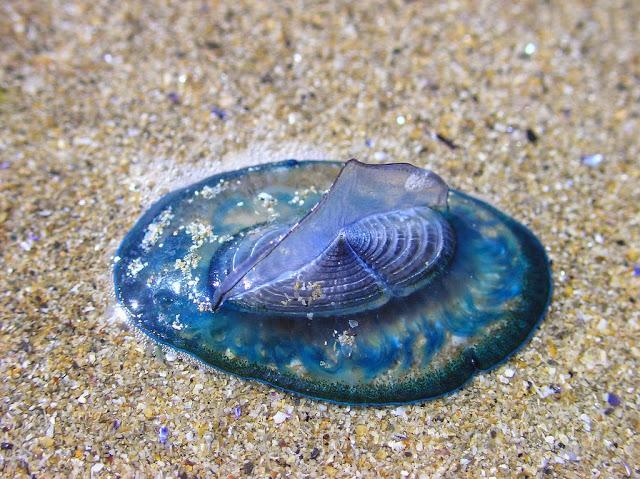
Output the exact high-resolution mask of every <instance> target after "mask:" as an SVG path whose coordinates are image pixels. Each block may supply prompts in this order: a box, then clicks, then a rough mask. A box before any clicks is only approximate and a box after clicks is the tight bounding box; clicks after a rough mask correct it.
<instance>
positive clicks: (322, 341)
mask: <svg viewBox="0 0 640 479" xmlns="http://www.w3.org/2000/svg"><path fill="white" fill-rule="evenodd" d="M346 165H347V166H345V164H343V163H337V162H324V161H302V162H298V161H293V160H290V161H284V162H280V163H271V164H266V165H261V166H255V167H251V168H246V169H243V170H238V171H234V172H230V173H223V174H220V175H215V176H212V177H210V178H207V179H205V180H203V181H201V182H200V183H197V184H194V185H191V186H189V187H186V188H183V189H181V190H178V191H175V192H172V193H169V194H168V195H166V196H165V197H163V198H162V199H160V201H158V202H157V203H156V204H154V205H153V206H152V207H151V208H150V209H149V210H148V211H147V212H146V213H145V214H144V215H143V217H142V218H141V219H140V220H139V221H138V222H137V223H136V225H135V226H134V227H133V228H132V230H131V231H130V232H129V233H128V235H127V236H126V238H125V239H124V241H123V242H122V245H121V246H120V248H119V250H118V253H117V257H116V259H117V261H116V264H115V267H114V280H115V290H116V296H117V299H118V302H119V303H120V304H121V306H122V307H123V308H124V309H125V310H126V312H127V315H128V317H129V319H130V321H131V323H132V324H133V325H134V326H136V327H137V328H138V329H140V330H141V331H142V332H144V333H145V334H146V335H148V336H149V337H150V338H152V339H153V340H155V341H157V342H159V343H161V344H163V345H166V346H169V347H172V348H175V349H177V350H178V351H181V352H184V353H187V354H189V355H191V356H193V357H195V358H197V359H199V360H200V361H202V362H204V363H206V364H208V365H210V366H213V367H216V368H219V369H222V370H224V371H228V372H230V373H233V374H237V375H240V376H242V377H245V378H253V379H257V380H260V381H263V382H266V383H269V384H272V385H274V386H276V387H280V388H282V389H285V390H289V391H292V392H296V393H299V394H303V395H307V396H311V397H315V398H321V399H326V400H330V401H336V402H345V403H352V404H356V403H357V404H386V403H403V402H410V401H416V400H421V399H427V398H431V397H435V396H438V395H441V394H443V393H446V392H449V391H452V390H454V389H456V388H457V387H459V386H461V385H462V384H463V383H464V382H465V381H466V380H467V379H469V378H470V377H471V376H472V375H473V374H474V373H475V372H476V371H477V370H481V369H488V368H491V367H492V366H494V365H496V364H497V363H499V362H500V361H501V360H503V359H505V358H506V357H507V356H508V355H509V354H510V353H512V352H513V351H514V350H515V349H517V347H518V346H519V345H521V344H522V343H523V342H524V341H525V340H526V339H527V338H528V336H529V335H530V333H531V331H532V330H533V328H534V327H535V326H536V324H537V323H538V322H539V320H540V319H541V318H542V317H543V316H544V314H545V312H546V310H547V306H548V304H549V301H550V297H551V273H550V266H549V262H548V260H547V257H546V254H545V252H544V248H543V247H542V245H541V244H540V242H539V241H538V240H537V239H536V237H535V236H534V235H533V234H532V233H531V232H530V231H529V230H528V229H526V228H525V227H524V226H522V225H521V224H519V223H518V222H516V221H514V220H513V219H511V218H509V217H508V216H506V215H504V214H503V213H501V212H499V211H497V210H496V209H494V208H493V207H491V206H489V205H487V204H486V203H484V202H482V201H480V200H477V199H474V198H472V197H470V196H468V195H466V194H464V193H461V192H458V191H455V190H449V189H448V188H447V186H446V184H445V183H444V182H443V181H442V180H441V179H440V178H439V177H438V176H437V175H434V174H433V173H430V172H427V171H425V170H421V169H419V168H415V167H412V166H410V165H406V164H393V165H379V166H373V165H371V166H367V165H363V164H361V163H358V162H353V161H351V162H348V163H347V164H346ZM343 167H344V168H343ZM336 178H338V179H337V180H336ZM334 181H335V183H334ZM332 185H333V186H332ZM329 190H330V191H329ZM327 191H329V193H328V194H326V195H324V196H323V194H324V193H325V192H327Z"/></svg>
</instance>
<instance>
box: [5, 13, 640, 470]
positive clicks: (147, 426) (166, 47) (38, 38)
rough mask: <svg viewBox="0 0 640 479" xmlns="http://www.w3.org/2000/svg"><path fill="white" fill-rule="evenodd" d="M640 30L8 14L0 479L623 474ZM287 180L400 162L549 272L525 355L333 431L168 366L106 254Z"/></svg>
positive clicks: (334, 423) (637, 281) (638, 316)
mask: <svg viewBox="0 0 640 479" xmlns="http://www.w3.org/2000/svg"><path fill="white" fill-rule="evenodd" d="M638 25H640V3H637V2H629V1H627V2H624V1H613V2H610V1H585V2H576V1H568V2H556V1H552V2H536V1H526V2H517V3H516V2H513V3H512V2H508V1H504V2H488V1H483V2H473V1H455V2H428V3H427V2H416V1H413V2H412V1H404V2H402V1H393V2H368V1H362V2H354V3H351V2H339V3H331V4H325V3H323V2H322V3H321V2H300V1H297V2H296V1H291V2H273V3H268V2H253V1H244V0H238V1H234V2H217V1H214V2H206V1H184V2H182V1H181V2H177V1H176V2H164V1H162V2H161V1H149V2H109V1H106V0H96V1H92V2H63V1H52V2H46V1H32V0H28V1H17V0H16V1H8V2H3V3H2V5H0V244H1V247H0V377H1V380H0V477H7V478H9V477H25V478H26V477H37V478H48V477H92V478H111V477H113V478H117V477H180V478H193V477H198V478H205V477H221V478H243V477H260V478H266V477H270V478H274V479H275V478H284V477H295V478H299V477H310V478H316V477H329V478H333V477H340V478H342V477H344V478H356V477H357V478H360V477H363V478H368V477H389V478H431V477H505V478H507V477H523V478H524V477H576V478H584V477H603V478H605V477H606V478H610V477H636V476H637V475H639V474H640V434H638V433H639V429H640V412H639V411H640V377H639V374H638V369H639V368H640V346H639V345H638V337H640V312H639V311H640V208H639V206H638V205H640V187H639V185H640V50H639V49H638V45H640V33H639V29H638ZM285 158H297V159H336V160H347V159H349V158H358V159H359V160H361V161H366V162H370V163H383V162H393V161H401V162H410V163H413V164H415V165H418V166H421V167H425V168H429V169H432V170H433V171H435V172H437V173H438V174H439V175H440V176H442V177H443V178H444V179H445V180H446V181H447V182H448V183H449V184H450V185H451V186H452V187H454V188H456V189H460V190H463V191H465V192H467V193H470V194H472V195H475V196H477V197H479V198H482V199H484V200H486V201H488V202H490V203H491V204H493V205H495V206H496V207H498V208H500V209H501V210H503V211H505V212H506V213H507V214H509V215H511V216H512V217H514V218H515V219H517V220H519V221H521V222H522V223H524V224H525V225H527V226H528V227H529V228H530V229H531V230H532V231H533V232H534V233H535V234H536V235H537V236H538V237H539V238H540V240H541V241H542V243H543V244H544V245H545V246H546V248H547V252H548V255H549V258H550V259H551V260H552V262H553V277H554V297H553V301H552V304H551V307H550V310H549V313H548V315H547V318H546V319H545V320H544V321H543V322H542V323H541V325H540V327H539V328H538V329H537V331H536V332H535V334H534V335H533V337H532V338H531V340H530V341H529V342H528V343H527V344H526V345H524V346H523V348H522V349H521V350H520V351H518V352H517V353H516V354H515V355H514V356H512V357H511V358H510V359H509V360H508V361H507V362H505V363H504V364H503V365H501V366H500V367H498V368H496V369H494V370H492V371H489V372H486V373H481V374H479V375H478V376H476V377H475V378H474V379H473V380H472V381H471V382H470V383H468V384H467V385H466V386H465V387H464V388H463V389H461V390H460V391H457V392H455V393H453V394H451V395H448V396H446V397H443V398H439V399H436V400H433V401H428V402H424V403H421V404H414V405H408V406H402V407H398V406H392V407H368V408H360V407H348V406H340V405H334V404H329V403H324V402H320V401H314V400H310V399H305V398H298V397H295V396H292V395H289V394H286V393H283V392H280V391H276V390H274V389H273V388H270V387H268V386H265V385H261V384H258V383H256V382H251V381H244V380H241V379H238V378H234V377H231V376H229V375H227V374H225V373H223V372H218V371H213V370H210V369H207V368H204V367H202V366H199V365H198V364H195V363H193V362H191V361H188V360H185V359H183V358H181V357H177V356H176V355H175V354H171V353H169V354H167V353H166V352H163V351H161V350H160V349H159V348H158V347H156V346H154V345H153V344H151V343H149V342H146V341H144V340H143V338H142V337H141V336H140V335H139V334H137V333H136V332H135V331H134V330H133V329H132V328H131V327H130V326H129V325H128V324H127V323H126V322H125V321H124V320H123V318H122V314H121V312H120V311H119V310H118V308H116V307H115V301H114V296H113V284H112V280H111V270H112V264H113V255H114V253H115V250H116V248H117V246H118V244H119V242H120V241H121V240H122V238H123V237H124V235H125V234H126V232H127V231H128V230H129V228H131V226H132V225H133V224H134V223H135V221H136V220H137V219H138V217H139V216H140V215H141V214H142V213H143V212H144V211H145V209H146V208H148V207H149V206H150V205H151V204H152V203H153V202H154V201H155V200H157V199H158V198H159V197H160V196H161V195H162V194H163V193H165V192H168V191H170V190H172V189H174V188H177V187H179V186H184V185H186V184H189V183H190V182H193V181H195V180H198V179H202V178H204V177H206V176H207V175H210V174H214V173H217V172H221V171H229V170H234V169H237V168H240V167H244V166H249V165H252V164H257V163H264V162H270V161H278V160H282V159H285Z"/></svg>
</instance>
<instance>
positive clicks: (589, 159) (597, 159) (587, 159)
mask: <svg viewBox="0 0 640 479" xmlns="http://www.w3.org/2000/svg"><path fill="white" fill-rule="evenodd" d="M580 161H582V164H583V165H586V166H590V167H592V168H595V167H596V166H598V165H599V164H600V163H602V162H603V161H604V155H601V154H600V153H596V154H594V155H584V156H582V158H580Z"/></svg>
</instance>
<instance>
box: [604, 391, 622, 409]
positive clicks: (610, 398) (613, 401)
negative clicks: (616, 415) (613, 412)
mask: <svg viewBox="0 0 640 479" xmlns="http://www.w3.org/2000/svg"><path fill="white" fill-rule="evenodd" d="M607 402H608V403H609V404H610V405H611V406H613V407H616V406H620V404H621V403H622V401H621V400H620V396H618V395H617V394H615V393H607Z"/></svg>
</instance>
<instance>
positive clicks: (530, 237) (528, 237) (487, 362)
mask: <svg viewBox="0 0 640 479" xmlns="http://www.w3.org/2000/svg"><path fill="white" fill-rule="evenodd" d="M308 163H327V164H333V165H335V166H341V165H343V164H344V163H343V162H338V161H331V160H303V161H299V160H294V159H288V160H283V161H279V162H273V163H264V164H260V165H254V166H248V167H245V168H242V169H239V170H233V171H229V172H222V173H217V174H214V175H211V176H208V177H207V178H204V179H202V180H201V181H198V182H196V183H193V184H190V185H188V186H185V187H182V188H179V189H177V190H174V191H172V192H169V193H167V194H165V195H163V196H162V197H161V198H160V199H159V200H157V201H156V202H155V203H153V204H152V205H151V206H150V207H149V208H148V209H147V210H146V211H145V212H144V213H143V214H142V215H141V216H140V217H139V219H138V220H137V221H136V222H135V223H134V226H132V227H131V229H130V230H129V231H128V232H127V234H126V235H125V237H124V239H123V241H122V243H121V244H120V246H119V247H118V250H117V252H116V256H123V254H122V251H124V250H126V249H128V247H129V243H131V241H133V240H134V236H136V235H135V232H136V231H137V229H138V228H137V226H138V225H140V224H147V223H150V222H151V221H153V219H155V217H156V216H157V215H158V214H160V213H161V212H162V210H163V209H164V208H165V207H166V205H167V204H168V203H171V202H172V201H173V200H174V199H176V198H178V197H180V196H182V195H184V194H185V193H186V192H188V191H195V190H197V189H199V188H201V187H203V186H205V185H206V184H208V183H209V182H210V181H211V179H212V178H214V177H216V178H224V179H225V180H231V179H234V178H237V177H240V176H243V175H245V174H247V173H249V172H250V171H249V170H251V172H253V171H259V170H261V169H264V168H269V169H271V168H278V167H295V166H301V165H304V164H308ZM452 191H453V192H454V193H455V194H458V195H460V196H462V197H465V198H467V199H470V200H471V201H474V202H477V203H480V204H482V205H483V206H484V207H485V208H487V209H488V210H489V211H491V213H493V214H495V215H496V216H497V217H498V218H499V219H500V220H501V221H503V222H505V223H506V224H507V225H508V226H509V227H510V228H511V229H512V230H513V231H514V234H516V235H517V236H518V237H519V238H521V239H522V240H523V241H525V242H527V243H529V244H528V247H529V248H531V249H532V250H535V251H534V252H535V253H536V254H537V255H539V259H540V260H541V262H542V263H544V265H545V267H546V274H545V275H544V277H543V278H542V279H543V280H544V281H545V282H546V283H547V284H546V285H544V286H546V287H547V291H548V292H547V293H546V296H547V299H546V302H545V304H544V306H543V308H542V309H541V313H540V314H539V316H538V317H537V318H536V319H535V321H532V322H531V326H530V329H529V331H528V333H527V335H526V336H525V337H524V338H523V339H521V340H519V341H518V342H517V344H516V345H515V346H513V347H511V348H510V350H509V351H507V352H506V353H504V354H500V355H499V356H500V358H499V359H497V360H496V359H494V358H491V356H493V355H494V354H492V352H489V354H488V356H489V357H483V355H482V354H477V353H478V351H477V350H476V348H474V350H473V351H471V350H470V349H471V348H468V349H466V350H464V351H463V352H462V354H460V356H459V357H458V364H457V366H458V368H457V371H451V373H452V374H449V375H447V374H446V371H444V374H443V376H445V377H446V376H449V377H453V378H456V376H457V378H458V379H459V380H457V381H453V382H452V384H449V386H445V390H442V391H439V392H437V393H429V392H424V394H422V395H421V394H419V393H418V391H416V390H414V391H413V393H414V394H411V395H412V396H413V397H411V398H408V397H406V396H405V394H401V395H400V396H404V397H403V398H402V399H400V400H392V399H391V398H390V397H389V395H388V394H385V395H380V397H379V398H378V399H374V400H353V398H351V397H348V398H345V399H336V398H332V397H330V396H328V395H327V396H325V395H320V394H313V393H307V392H304V391H300V390H296V389H290V388H288V387H286V386H282V385H280V384H277V383H276V382H275V380H277V379H282V378H283V376H276V377H275V379H274V380H269V379H265V378H264V377H258V376H257V374H258V373H259V371H258V373H253V374H242V373H241V372H238V371H234V370H233V368H232V367H230V368H229V369H226V368H224V367H222V366H220V365H214V364H210V363H208V362H205V361H204V360H203V359H201V358H200V357H198V356H196V355H195V354H193V353H191V352H189V351H186V350H183V349H179V348H176V347H175V346H173V345H172V344H170V343H168V342H166V341H163V340H162V339H160V338H158V337H156V336H154V335H153V333H152V332H151V331H148V330H146V329H145V328H143V327H141V326H140V325H139V324H138V323H137V322H136V321H135V318H134V317H133V315H132V314H131V312H130V311H129V310H128V309H127V308H126V306H125V305H124V304H123V303H122V302H121V301H120V299H121V298H120V290H119V288H118V286H117V278H116V275H117V271H118V267H119V265H118V264H117V263H116V265H115V266H114V272H113V279H114V289H115V295H116V299H117V300H118V303H119V304H120V306H121V307H122V308H123V309H124V311H125V312H126V314H127V319H128V322H129V324H131V325H132V326H133V327H134V328H135V329H136V330H137V331H139V332H142V333H143V334H144V335H145V336H146V337H147V338H149V339H150V340H152V341H153V342H154V343H156V344H158V345H160V346H161V347H166V348H171V349H173V350H176V351H177V352H178V353H179V354H181V355H185V356H187V357H189V358H190V359H192V360H194V361H195V362H197V363H199V364H202V365H203V366H205V367H207V368H212V369H215V370H218V371H221V372H224V373H226V374H231V375H233V376H236V377H238V378H241V379H246V380H251V381H255V382H258V383H261V384H264V385H267V386H269V387H272V388H275V389H277V390H280V391H283V392H285V393H288V394H292V395H294V396H299V397H304V398H308V399H314V400H320V401H324V402H328V403H332V404H337V405H344V406H355V407H369V406H374V407H381V406H399V405H408V404H417V403H422V402H425V401H430V400H434V399H438V398H441V397H445V396H448V395H452V394H454V393H456V392H457V391H458V390H460V389H462V388H464V387H465V386H466V385H467V384H468V383H469V382H470V381H471V380H472V379H473V378H474V377H475V375H476V374H477V373H478V372H480V371H491V370H493V369H495V368H498V367H499V366H501V365H502V364H504V363H505V362H507V361H508V360H509V359H510V358H511V357H512V356H513V355H515V354H516V353H517V352H518V351H520V350H521V349H522V348H523V347H524V346H525V345H527V344H528V343H529V341H530V340H531V338H532V337H533V335H534V334H535V332H536V331H537V329H538V328H539V327H540V324H541V322H542V320H543V319H544V318H545V316H546V315H547V313H548V310H549V305H550V303H551V300H552V297H553V279H552V272H551V264H550V262H549V259H548V257H547V254H546V251H545V248H544V246H543V245H542V243H541V242H540V240H539V239H538V238H537V237H536V236H535V235H534V234H533V233H532V232H531V231H530V230H529V229H528V228H527V227H526V226H524V225H523V224H521V223H519V222H518V221H516V220H514V219H513V218H511V217H510V216H508V215H506V214H505V213H503V212H502V211H500V210H498V209H497V208H495V207H493V206H492V205H490V204H488V203H485V202H484V201H482V200H480V199H477V198H475V197H473V196H471V195H468V194H466V193H462V192H460V191H457V190H452ZM482 344H483V343H482V341H481V340H480V341H479V345H482ZM485 346H490V345H485ZM490 349H491V348H489V350H490ZM485 352H486V351H485ZM485 356H486V355H485ZM461 369H465V370H466V371H463V372H462V373H463V374H462V375H461V374H460V372H461ZM263 375H264V376H273V373H272V372H269V373H266V374H265V372H264V371H263ZM411 389H413V388H411ZM322 392H324V393H325V394H326V393H331V392H334V393H335V392H337V391H335V390H333V391H331V390H327V389H324V390H323V391H322ZM416 393H417V394H416Z"/></svg>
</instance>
